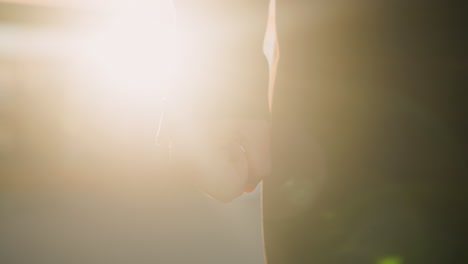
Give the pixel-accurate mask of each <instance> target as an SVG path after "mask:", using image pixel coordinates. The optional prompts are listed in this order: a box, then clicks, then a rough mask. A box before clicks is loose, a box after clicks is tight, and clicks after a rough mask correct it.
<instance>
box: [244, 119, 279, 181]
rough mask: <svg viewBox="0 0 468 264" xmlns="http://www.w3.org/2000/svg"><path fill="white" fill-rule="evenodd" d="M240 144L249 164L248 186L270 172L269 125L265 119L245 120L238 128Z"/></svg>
mask: <svg viewBox="0 0 468 264" xmlns="http://www.w3.org/2000/svg"><path fill="white" fill-rule="evenodd" d="M240 134H241V144H242V146H243V148H244V149H245V152H246V157H247V161H248V165H249V180H248V185H250V186H247V187H249V188H252V187H255V186H256V185H257V184H258V183H259V182H260V181H261V180H262V179H264V178H265V177H268V176H269V175H270V173H271V142H270V126H269V123H268V122H267V121H265V120H251V121H245V122H244V124H243V126H242V127H241V129H240Z"/></svg>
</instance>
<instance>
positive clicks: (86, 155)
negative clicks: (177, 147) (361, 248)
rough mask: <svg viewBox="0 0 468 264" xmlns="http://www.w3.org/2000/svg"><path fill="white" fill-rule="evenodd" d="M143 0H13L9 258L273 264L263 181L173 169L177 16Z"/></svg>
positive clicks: (7, 38) (1, 163)
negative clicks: (232, 190) (193, 176)
mask: <svg viewBox="0 0 468 264" xmlns="http://www.w3.org/2000/svg"><path fill="white" fill-rule="evenodd" d="M93 2H94V3H93ZM96 2H99V3H96ZM110 2H112V3H111V4H109V3H110ZM134 2H138V3H139V4H135V3H133V4H132V3H131V1H107V3H106V1H75V2H72V1H0V263H2V264H10V263H11V264H13V263H14V264H22V263H24V264H42V263H44V264H55V263H57V264H61V263H67V264H72V263H187V262H191V263H226V264H229V263H244V264H249V263H252V264H254V263H263V246H262V231H261V219H260V194H259V189H260V188H257V190H256V191H255V192H253V193H251V194H248V195H244V196H242V197H241V198H238V199H237V200H235V201H234V202H232V203H230V204H222V203H220V202H217V201H215V200H212V199H210V198H208V197H206V196H205V195H203V194H202V193H200V192H198V191H197V190H195V189H194V188H193V187H192V186H190V185H188V184H186V183H185V182H184V181H183V179H181V178H180V177H178V176H177V175H173V174H170V173H167V170H168V169H167V164H168V157H167V150H166V149H165V148H163V147H158V146H156V144H155V135H156V130H157V126H158V118H159V116H160V113H161V105H160V99H161V97H162V94H163V93H164V89H165V86H166V85H167V82H168V78H169V76H170V74H169V73H168V72H167V70H168V69H170V67H168V64H167V63H168V61H167V56H169V55H170V51H169V50H170V45H171V43H170V41H168V40H170V37H169V34H170V27H171V25H172V24H171V23H172V22H173V20H172V19H173V17H172V16H173V14H172V13H171V12H172V11H173V10H172V9H171V8H172V7H171V5H170V1H169V0H168V1H134ZM91 3H92V4H91ZM140 3H141V4H140ZM151 32H158V34H151ZM155 36H157V37H155Z"/></svg>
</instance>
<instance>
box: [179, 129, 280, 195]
mask: <svg viewBox="0 0 468 264" xmlns="http://www.w3.org/2000/svg"><path fill="white" fill-rule="evenodd" d="M172 141H173V158H174V160H176V161H177V164H179V165H178V166H184V168H185V169H186V171H188V172H189V173H190V179H191V180H192V181H193V182H194V184H195V185H196V186H197V187H198V188H200V189H201V190H202V191H204V192H206V193H207V194H208V195H210V196H212V197H213V198H215V199H217V200H220V201H224V202H229V201H231V200H233V199H234V198H236V197H238V196H240V195H242V194H243V193H244V192H250V191H253V190H255V187H256V186H257V185H258V183H259V182H260V181H261V180H262V179H263V178H264V177H267V176H268V175H269V174H270V168H271V158H270V125H269V123H268V121H266V120H225V121H205V122H198V123H194V122H193V123H186V124H182V125H180V124H179V125H178V126H177V127H175V128H174V129H173V136H172Z"/></svg>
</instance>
